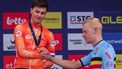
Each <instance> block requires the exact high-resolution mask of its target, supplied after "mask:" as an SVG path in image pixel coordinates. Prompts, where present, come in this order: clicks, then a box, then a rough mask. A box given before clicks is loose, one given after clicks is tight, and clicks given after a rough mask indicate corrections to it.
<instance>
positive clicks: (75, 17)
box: [67, 12, 94, 28]
mask: <svg viewBox="0 0 122 69" xmlns="http://www.w3.org/2000/svg"><path fill="white" fill-rule="evenodd" d="M93 16H94V14H93V12H68V13H67V20H68V21H67V23H68V28H82V23H83V22H84V21H85V20H86V19H87V18H89V17H93Z"/></svg>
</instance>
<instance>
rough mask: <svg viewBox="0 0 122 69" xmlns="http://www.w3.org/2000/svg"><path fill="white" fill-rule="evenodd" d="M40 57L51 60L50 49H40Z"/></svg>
mask: <svg viewBox="0 0 122 69" xmlns="http://www.w3.org/2000/svg"><path fill="white" fill-rule="evenodd" d="M39 57H40V59H41V60H45V59H47V60H49V59H50V58H51V55H50V53H49V51H48V50H47V49H46V48H44V47H43V48H41V49H40V50H39Z"/></svg>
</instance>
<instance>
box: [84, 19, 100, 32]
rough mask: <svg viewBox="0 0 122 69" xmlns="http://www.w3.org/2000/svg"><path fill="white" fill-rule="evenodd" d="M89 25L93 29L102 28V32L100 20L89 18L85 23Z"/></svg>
mask: <svg viewBox="0 0 122 69" xmlns="http://www.w3.org/2000/svg"><path fill="white" fill-rule="evenodd" d="M85 24H89V26H90V27H91V28H96V27H97V28H100V29H101V30H102V24H101V22H100V20H99V19H98V18H94V17H89V18H88V19H87V20H86V21H84V22H83V25H85Z"/></svg>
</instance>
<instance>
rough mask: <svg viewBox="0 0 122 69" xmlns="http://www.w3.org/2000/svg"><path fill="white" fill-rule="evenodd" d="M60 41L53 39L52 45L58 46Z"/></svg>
mask: <svg viewBox="0 0 122 69" xmlns="http://www.w3.org/2000/svg"><path fill="white" fill-rule="evenodd" d="M58 43H59V41H58V40H52V41H51V43H50V46H56V45H57V44H58Z"/></svg>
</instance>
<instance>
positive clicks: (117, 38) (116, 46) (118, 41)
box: [103, 33, 122, 50]
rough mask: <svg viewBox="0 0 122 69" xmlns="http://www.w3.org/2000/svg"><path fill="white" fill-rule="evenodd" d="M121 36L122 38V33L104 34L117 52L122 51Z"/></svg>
mask: <svg viewBox="0 0 122 69" xmlns="http://www.w3.org/2000/svg"><path fill="white" fill-rule="evenodd" d="M120 36H122V33H103V38H105V39H104V40H106V41H107V42H109V43H110V44H112V46H113V47H114V49H115V50H122V48H120V47H121V46H122V37H120ZM113 37H114V38H113ZM106 47H107V46H106Z"/></svg>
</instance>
